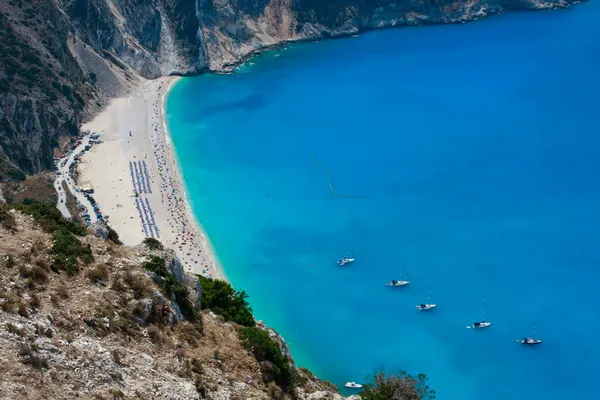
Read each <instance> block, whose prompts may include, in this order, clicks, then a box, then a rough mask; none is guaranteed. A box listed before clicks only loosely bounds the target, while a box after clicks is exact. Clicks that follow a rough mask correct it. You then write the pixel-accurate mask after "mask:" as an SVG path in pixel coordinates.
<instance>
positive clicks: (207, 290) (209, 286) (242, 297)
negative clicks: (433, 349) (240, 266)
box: [198, 275, 255, 326]
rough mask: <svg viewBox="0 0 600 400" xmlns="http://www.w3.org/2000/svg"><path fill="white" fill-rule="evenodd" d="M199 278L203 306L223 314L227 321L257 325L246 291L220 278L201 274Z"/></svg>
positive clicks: (244, 324)
mask: <svg viewBox="0 0 600 400" xmlns="http://www.w3.org/2000/svg"><path fill="white" fill-rule="evenodd" d="M198 279H200V285H201V286H202V308H208V309H210V310H212V311H213V312H214V313H215V314H219V315H222V316H223V318H225V321H231V322H235V323H237V324H240V325H243V326H254V325H255V321H254V316H253V315H252V308H251V307H250V304H248V302H247V301H246V299H247V298H248V295H247V294H246V292H244V291H237V290H235V289H234V288H232V287H231V285H230V284H229V283H227V282H225V281H221V280H218V279H208V278H205V277H203V276H201V275H198Z"/></svg>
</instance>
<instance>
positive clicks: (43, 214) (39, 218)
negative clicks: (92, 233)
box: [14, 203, 87, 236]
mask: <svg viewBox="0 0 600 400" xmlns="http://www.w3.org/2000/svg"><path fill="white" fill-rule="evenodd" d="M14 208H15V209H17V210H19V211H21V212H23V213H25V214H29V215H31V216H32V217H33V219H35V221H36V222H37V223H38V224H40V225H41V227H42V229H43V230H45V231H46V232H54V231H55V230H57V229H59V228H62V229H64V230H66V231H68V232H71V233H74V234H75V235H79V236H85V234H86V233H87V232H86V230H85V227H83V226H82V225H80V224H78V223H76V222H72V221H68V220H66V219H64V218H63V216H62V214H61V213H60V211H58V210H57V209H56V207H54V206H53V205H52V204H47V203H35V204H29V205H25V204H20V205H16V206H14Z"/></svg>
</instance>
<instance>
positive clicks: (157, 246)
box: [142, 238, 164, 250]
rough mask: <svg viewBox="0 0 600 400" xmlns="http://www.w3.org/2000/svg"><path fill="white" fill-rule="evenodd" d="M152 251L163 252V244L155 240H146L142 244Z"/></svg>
mask: <svg viewBox="0 0 600 400" xmlns="http://www.w3.org/2000/svg"><path fill="white" fill-rule="evenodd" d="M142 243H143V244H144V245H145V246H146V247H147V248H149V249H150V250H163V249H164V247H163V245H162V243H161V242H159V241H158V240H157V239H154V238H146V239H144V241H143V242H142Z"/></svg>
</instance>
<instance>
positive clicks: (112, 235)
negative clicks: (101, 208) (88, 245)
mask: <svg viewBox="0 0 600 400" xmlns="http://www.w3.org/2000/svg"><path fill="white" fill-rule="evenodd" d="M106 228H107V229H108V237H107V239H108V240H110V241H111V242H113V243H114V244H117V245H119V246H121V245H123V242H121V239H119V234H118V233H117V232H116V231H115V230H114V229H113V228H111V227H110V226H108V225H106Z"/></svg>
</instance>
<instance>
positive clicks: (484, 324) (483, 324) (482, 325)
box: [467, 300, 492, 329]
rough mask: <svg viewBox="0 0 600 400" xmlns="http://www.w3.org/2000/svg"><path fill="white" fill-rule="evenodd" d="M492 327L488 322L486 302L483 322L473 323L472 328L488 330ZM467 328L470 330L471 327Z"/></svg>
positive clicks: (484, 303) (485, 303)
mask: <svg viewBox="0 0 600 400" xmlns="http://www.w3.org/2000/svg"><path fill="white" fill-rule="evenodd" d="M490 325H492V323H491V322H489V321H487V302H486V301H485V300H484V301H483V320H481V321H479V322H473V325H472V327H473V328H476V329H477V328H487V327H488V326H490ZM467 328H470V327H469V326H467Z"/></svg>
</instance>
